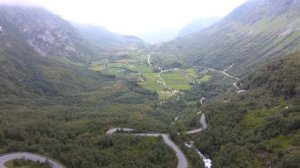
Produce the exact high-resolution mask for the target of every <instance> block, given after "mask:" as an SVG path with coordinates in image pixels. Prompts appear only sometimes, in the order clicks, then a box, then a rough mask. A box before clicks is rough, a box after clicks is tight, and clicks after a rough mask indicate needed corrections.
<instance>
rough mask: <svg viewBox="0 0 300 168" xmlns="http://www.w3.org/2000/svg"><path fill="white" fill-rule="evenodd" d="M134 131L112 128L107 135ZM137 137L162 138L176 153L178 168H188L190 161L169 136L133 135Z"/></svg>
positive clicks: (153, 134)
mask: <svg viewBox="0 0 300 168" xmlns="http://www.w3.org/2000/svg"><path fill="white" fill-rule="evenodd" d="M133 130H134V129H131V128H111V129H109V130H108V131H107V132H106V134H108V135H111V134H113V133H116V132H117V131H124V132H132V131H133ZM133 135H135V136H146V137H147V136H149V137H162V138H163V141H164V143H165V144H166V145H168V146H169V147H170V148H171V149H173V150H174V152H175V153H176V156H177V159H178V164H177V168H188V161H187V158H186V156H185V155H184V153H183V152H182V150H181V149H180V148H179V147H178V146H177V145H176V144H175V143H174V142H173V141H172V140H171V139H170V136H169V135H168V134H160V133H133Z"/></svg>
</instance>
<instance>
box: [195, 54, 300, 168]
mask: <svg viewBox="0 0 300 168" xmlns="http://www.w3.org/2000/svg"><path fill="white" fill-rule="evenodd" d="M299 58H300V54H299V53H296V54H293V55H291V56H288V57H285V58H283V59H278V60H276V61H272V62H271V63H268V64H267V65H266V66H264V67H262V68H260V69H259V70H257V71H254V72H252V73H250V74H249V75H247V76H246V77H244V78H243V79H242V80H240V81H239V85H241V86H242V87H243V88H244V89H246V90H247V91H246V92H244V93H240V94H236V93H231V92H228V93H227V94H224V95H222V96H219V97H217V98H215V100H214V101H213V102H208V103H206V104H205V105H204V106H203V108H202V110H203V111H205V112H206V114H207V119H208V125H209V126H208V129H207V130H205V131H203V133H202V134H200V135H199V136H195V137H194V138H195V140H196V145H197V146H198V147H199V149H200V150H201V151H203V152H204V153H207V154H208V155H209V156H212V157H213V163H214V167H249V166H250V165H251V166H252V167H285V168H286V167H289V168H296V167H299V166H300V160H299V158H300V150H299V149H300V148H299V145H300V144H299V142H300V141H299V140H300V132H299V128H300V115H299V113H300V106H299V104H298V103H299V100H300V99H299V98H300V97H299V93H300V90H299V86H300V78H299V67H300V62H299V60H300V59H299Z"/></svg>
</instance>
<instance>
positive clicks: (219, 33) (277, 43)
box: [154, 0, 300, 76]
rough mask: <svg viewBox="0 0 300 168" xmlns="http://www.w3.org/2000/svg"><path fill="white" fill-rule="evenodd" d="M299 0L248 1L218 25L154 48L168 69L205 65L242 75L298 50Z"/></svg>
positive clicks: (299, 32) (299, 37)
mask: <svg viewBox="0 0 300 168" xmlns="http://www.w3.org/2000/svg"><path fill="white" fill-rule="evenodd" d="M299 11H300V1H299V0H285V1H280V0H275V1H269V0H249V1H248V2H247V3H246V4H244V5H242V6H240V7H239V8H237V9H236V10H234V11H233V12H232V13H230V14H229V15H228V16H226V17H225V18H224V19H222V20H221V21H220V22H218V23H217V24H216V25H214V26H212V27H210V28H209V29H205V30H203V31H200V32H198V33H196V34H192V35H188V36H184V37H182V38H178V39H177V40H175V41H172V42H169V43H166V44H164V45H160V46H156V47H155V48H154V50H155V52H154V55H155V57H156V59H157V61H158V62H160V63H161V64H165V65H170V64H172V63H173V64H174V62H177V65H180V64H178V63H181V64H183V63H184V64H190V65H203V66H209V67H213V68H217V69H220V70H223V69H225V68H226V67H228V66H230V65H233V68H232V69H230V70H229V72H231V73H233V74H235V75H239V76H241V75H243V74H245V73H247V72H249V71H250V70H252V69H253V68H255V67H257V66H259V65H260V64H261V63H264V62H265V61H266V60H269V59H270V58H273V57H278V56H281V55H284V54H286V53H293V52H294V51H296V50H299V46H300V44H299V41H300V19H299V18H300V12H299Z"/></svg>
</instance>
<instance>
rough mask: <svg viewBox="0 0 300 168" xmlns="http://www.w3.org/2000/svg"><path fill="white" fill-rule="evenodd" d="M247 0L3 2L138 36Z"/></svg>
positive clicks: (224, 10)
mask: <svg viewBox="0 0 300 168" xmlns="http://www.w3.org/2000/svg"><path fill="white" fill-rule="evenodd" d="M245 1H247V0H0V3H18V4H23V5H33V4H35V5H39V6H43V7H45V8H47V9H49V10H50V11H52V12H54V13H56V14H58V15H60V16H62V17H63V18H65V19H67V20H71V21H76V22H81V23H89V24H92V25H102V26H104V27H105V28H107V29H109V30H111V31H114V32H119V33H122V34H131V35H138V34H142V33H145V32H150V31H152V30H157V29H164V28H175V29H176V28H180V27H182V26H184V25H185V24H187V23H188V22H189V21H190V20H192V19H194V18H197V17H206V16H225V15H226V14H227V13H229V12H230V11H232V10H233V9H234V8H235V7H237V6H239V5H241V4H242V3H244V2H245Z"/></svg>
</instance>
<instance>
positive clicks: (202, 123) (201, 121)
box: [186, 113, 207, 134]
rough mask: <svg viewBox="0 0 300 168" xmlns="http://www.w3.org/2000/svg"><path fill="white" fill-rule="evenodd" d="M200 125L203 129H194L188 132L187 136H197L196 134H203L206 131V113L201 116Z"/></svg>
mask: <svg viewBox="0 0 300 168" xmlns="http://www.w3.org/2000/svg"><path fill="white" fill-rule="evenodd" d="M200 123H201V125H202V127H201V128H197V129H193V130H190V131H187V132H186V134H195V133H198V132H201V131H202V130H204V129H206V127H207V123H206V120H205V115H204V113H202V115H201V118H200Z"/></svg>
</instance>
